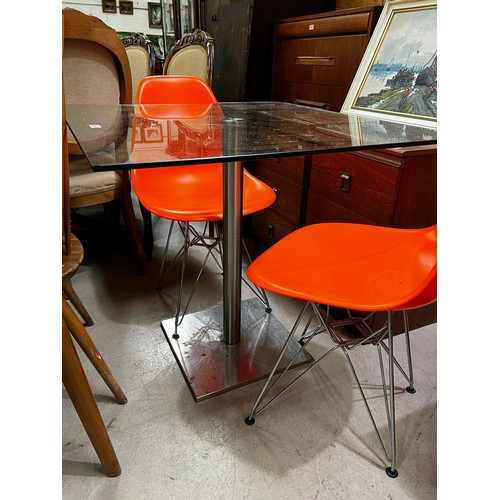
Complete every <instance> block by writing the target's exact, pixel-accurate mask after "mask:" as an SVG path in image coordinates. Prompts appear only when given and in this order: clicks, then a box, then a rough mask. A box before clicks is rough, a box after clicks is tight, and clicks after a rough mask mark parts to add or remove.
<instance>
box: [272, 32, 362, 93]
mask: <svg viewBox="0 0 500 500" xmlns="http://www.w3.org/2000/svg"><path fill="white" fill-rule="evenodd" d="M365 48H366V36H365V35H351V36H336V37H324V38H300V39H285V40H276V47H275V69H274V82H275V84H276V82H279V81H288V82H301V83H305V84H314V85H316V86H319V85H341V86H346V87H349V86H350V85H351V83H352V80H353V78H354V75H355V74H356V70H357V69H358V65H359V62H360V60H361V56H362V54H363V52H364V50H365Z"/></svg>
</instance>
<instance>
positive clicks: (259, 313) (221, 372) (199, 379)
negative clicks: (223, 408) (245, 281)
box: [161, 299, 314, 402]
mask: <svg viewBox="0 0 500 500" xmlns="http://www.w3.org/2000/svg"><path fill="white" fill-rule="evenodd" d="M222 318H223V311H222V306H219V307H213V308H211V309H207V310H205V311H201V312H197V313H192V314H189V315H186V316H185V317H184V320H183V321H182V323H181V325H180V326H179V327H178V328H177V333H178V335H179V337H178V338H177V339H176V338H174V333H175V319H174V318H172V319H168V320H163V321H162V322H161V328H162V330H163V333H164V334H165V337H166V338H167V341H168V343H169V345H170V349H171V350H172V352H173V354H174V356H175V359H176V361H177V364H178V365H179V368H180V369H181V372H182V375H183V376H184V379H185V381H186V383H187V385H188V387H189V390H190V391H191V394H192V396H193V398H194V400H195V401H196V402H199V401H203V400H205V399H208V398H211V397H213V396H217V395H219V394H222V393H224V392H228V391H230V390H233V389H236V388H238V387H242V386H244V385H246V384H250V383H252V382H256V381H257V380H262V379H264V378H265V377H267V375H269V373H270V371H271V370H272V367H273V365H274V363H275V362H276V359H277V358H278V356H279V353H280V351H281V349H282V347H283V345H284V343H285V341H286V338H287V337H288V335H289V331H288V330H286V328H285V327H284V326H283V325H282V324H281V323H280V322H279V321H278V320H277V319H276V318H275V317H273V315H272V313H267V312H266V311H265V306H264V305H263V304H262V302H260V301H259V300H258V299H250V300H244V301H242V302H241V336H240V341H239V343H237V344H235V345H228V344H226V343H225V342H224V341H223V335H222V322H223V320H222ZM299 349H300V344H299V343H298V342H296V341H292V342H290V345H289V347H288V350H287V352H286V353H285V355H284V357H283V360H282V367H285V366H286V365H287V364H288V363H289V361H290V360H291V358H292V357H293V355H294V354H295V353H296V352H297V351H298V350H299ZM313 360H314V359H313V358H312V357H311V356H310V355H309V353H307V352H306V351H305V350H304V351H303V352H302V353H301V354H300V355H299V356H297V358H296V359H295V360H294V364H293V367H294V368H295V367H298V366H302V365H304V364H306V363H310V362H312V361H313ZM278 371H279V370H278Z"/></svg>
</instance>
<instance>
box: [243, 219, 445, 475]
mask: <svg viewBox="0 0 500 500" xmlns="http://www.w3.org/2000/svg"><path fill="white" fill-rule="evenodd" d="M247 276H248V278H249V279H250V280H251V281H252V282H253V283H254V284H255V285H256V286H259V287H262V288H264V289H265V290H268V291H271V292H275V293H278V294H281V295H285V296H288V297H293V298H296V299H301V300H304V301H306V303H305V305H304V307H303V309H302V311H301V313H300V315H299V317H298V319H297V321H296V323H295V325H294V327H293V328H292V331H291V332H290V336H289V337H288V339H287V341H286V343H285V346H284V347H283V351H282V353H281V355H280V356H279V357H278V360H277V361H276V364H275V366H274V368H273V370H272V371H271V373H270V375H269V377H268V379H267V381H266V383H265V385H264V387H263V389H262V391H261V393H260V394H259V395H258V397H257V399H256V401H255V403H254V405H253V407H252V409H251V411H250V414H249V416H248V417H247V418H246V419H245V422H246V423H247V424H248V425H252V424H253V423H254V422H255V418H254V417H255V416H256V415H258V414H259V413H260V412H262V411H263V410H264V409H265V408H266V407H267V406H268V405H269V404H270V403H271V402H272V401H274V400H275V399H276V398H277V397H278V396H279V395H280V394H282V393H283V392H284V391H285V390H286V389H288V388H289V387H290V386H291V385H292V384H293V383H295V382H296V381H297V380H298V379H299V378H300V377H302V376H303V375H304V374H305V373H306V372H307V371H309V370H310V369H311V368H312V367H313V366H315V365H316V364H317V363H319V362H320V361H321V360H322V359H323V358H324V357H325V356H327V355H328V354H329V353H331V352H333V351H334V350H336V349H338V348H340V349H341V350H342V351H343V352H344V354H345V355H346V357H347V361H348V364H349V366H350V368H351V370H352V372H353V375H354V378H355V380H356V383H357V385H358V388H359V390H360V392H361V395H362V398H363V401H364V404H365V407H366V409H367V410H368V414H369V417H370V420H371V422H372V425H373V426H374V428H375V432H376V434H377V436H378V439H379V441H380V444H381V445H382V448H383V450H384V453H385V454H386V457H387V460H388V461H389V462H390V466H389V467H387V468H386V472H387V474H388V475H389V476H390V477H396V476H397V475H398V471H397V469H396V422H395V411H394V409H395V401H394V366H396V367H397V368H398V369H399V371H401V373H402V374H403V375H404V377H405V378H406V380H407V381H408V382H409V386H408V387H407V389H406V390H407V391H408V392H410V393H414V392H415V389H414V387H413V370H412V363H411V349H410V341H409V340H410V339H409V325H408V314H407V311H408V310H409V309H415V308H419V307H423V306H425V305H428V304H430V303H432V302H435V301H436V297H437V226H432V227H429V228H424V229H396V228H388V227H379V226H370V225H363V224H344V223H323V224H314V225H310V226H306V227H303V228H301V229H298V230H297V231H295V232H293V233H291V234H290V235H288V236H286V237H285V238H283V239H282V240H280V241H278V242H277V243H276V244H275V245H274V246H272V247H271V248H270V249H268V250H267V251H266V252H264V253H263V254H262V255H260V256H259V257H258V258H257V259H256V260H255V261H254V262H253V263H252V264H251V265H250V267H249V268H248V270H247ZM318 304H323V305H325V306H327V307H326V309H325V308H321V309H320V308H319V307H318ZM329 306H333V307H339V308H345V309H347V310H348V317H347V318H346V319H337V320H336V319H332V317H331V315H330V309H329ZM309 309H310V310H311V312H310V316H307V315H306V311H307V310H309ZM360 311H364V312H363V313H362V312H360ZM377 311H387V323H386V324H385V326H384V327H382V328H381V329H380V330H377V331H373V330H372V329H371V328H370V326H369V319H370V317H371V316H372V315H373V314H374V313H375V312H377ZM395 311H403V314H404V326H405V332H404V333H405V337H406V347H407V354H408V367H407V369H408V374H407V373H406V372H405V371H404V370H403V368H402V367H401V365H400V364H399V363H398V362H397V360H395V359H394V356H393V330H392V322H393V320H392V318H393V313H394V312H395ZM313 316H314V317H315V318H316V320H317V321H316V322H314V321H312V319H313ZM306 319H307V322H306V327H305V329H304V331H303V333H302V335H301V337H300V341H299V342H300V343H301V344H302V347H301V350H302V349H304V348H305V347H306V346H307V344H308V343H309V342H310V341H311V339H312V338H314V337H315V336H316V335H318V334H321V333H326V334H327V335H328V336H329V337H330V338H331V339H332V341H333V343H334V345H333V347H332V348H331V349H330V350H329V351H327V352H326V353H324V354H323V355H322V356H321V357H319V358H318V359H316V360H315V361H314V362H313V363H311V364H310V365H308V366H307V368H305V369H304V370H303V371H302V372H301V373H300V374H299V375H297V376H296V377H295V378H294V379H293V380H292V381H291V382H290V383H288V384H287V385H286V387H284V388H280V389H279V390H278V386H277V385H276V384H277V383H278V381H279V380H280V379H281V377H282V376H283V374H284V373H285V372H286V371H287V370H288V368H289V367H290V366H291V364H292V362H293V360H292V361H290V363H289V365H288V366H286V367H284V371H283V372H282V373H281V374H280V375H279V376H277V377H276V378H275V379H274V380H273V377H274V375H275V373H276V370H277V369H278V366H279V365H280V362H281V359H282V355H283V353H284V352H285V350H286V348H287V345H288V343H289V342H290V340H291V339H292V338H293V337H294V335H295V333H296V332H297V330H298V328H299V325H301V324H303V323H302V322H303V321H305V320H306ZM346 325H354V326H355V330H354V331H355V332H358V333H359V335H353V334H352V329H351V330H349V331H347V330H346V329H343V328H341V327H344V326H346ZM385 340H386V341H387V345H386V343H385ZM365 344H374V345H376V346H377V348H378V351H379V360H380V365H381V366H380V367H381V375H382V386H383V393H384V399H385V404H386V414H387V426H388V430H389V436H390V451H389V452H387V450H386V447H385V446H384V442H383V440H382V438H381V435H380V432H379V430H378V428H377V425H376V422H375V419H374V417H373V414H372V411H371V409H370V406H369V405H368V401H367V399H366V397H365V395H364V393H363V389H362V388H361V384H360V382H359V379H358V377H357V375H356V371H355V369H354V365H353V363H352V361H351V358H350V356H349V351H351V350H352V349H353V348H355V347H358V346H360V345H365ZM383 351H385V352H386V353H387V354H388V357H389V363H388V365H389V366H388V371H389V397H387V387H386V377H385V369H384V365H383V358H382V354H381V352H383ZM299 352H300V351H299ZM280 368H282V367H280ZM273 389H274V391H273V392H272V393H271V391H272V390H273ZM266 397H267V402H266V403H265V404H263V405H262V403H263V401H264V399H265V398H266Z"/></svg>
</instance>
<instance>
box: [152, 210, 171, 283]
mask: <svg viewBox="0 0 500 500" xmlns="http://www.w3.org/2000/svg"><path fill="white" fill-rule="evenodd" d="M173 229H174V221H173V220H172V221H170V229H169V230H168V237H167V244H166V245H165V250H164V251H163V259H162V260H161V267H160V275H159V276H158V282H157V284H156V289H157V290H161V280H162V278H163V274H164V272H165V262H166V260H167V253H168V248H169V246H170V238H171V236H172V230H173Z"/></svg>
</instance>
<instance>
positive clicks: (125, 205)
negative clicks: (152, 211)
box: [121, 195, 146, 275]
mask: <svg viewBox="0 0 500 500" xmlns="http://www.w3.org/2000/svg"><path fill="white" fill-rule="evenodd" d="M121 200H122V212H123V219H124V221H125V224H126V226H127V229H128V231H129V233H130V235H131V236H132V240H133V242H134V246H135V251H136V254H137V274H140V275H142V274H145V273H146V256H145V254H144V248H143V246H142V241H141V235H140V233H139V228H138V227H137V221H136V219H135V213H134V207H133V206H132V199H131V198H130V196H126V195H125V196H122V199H121Z"/></svg>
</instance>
